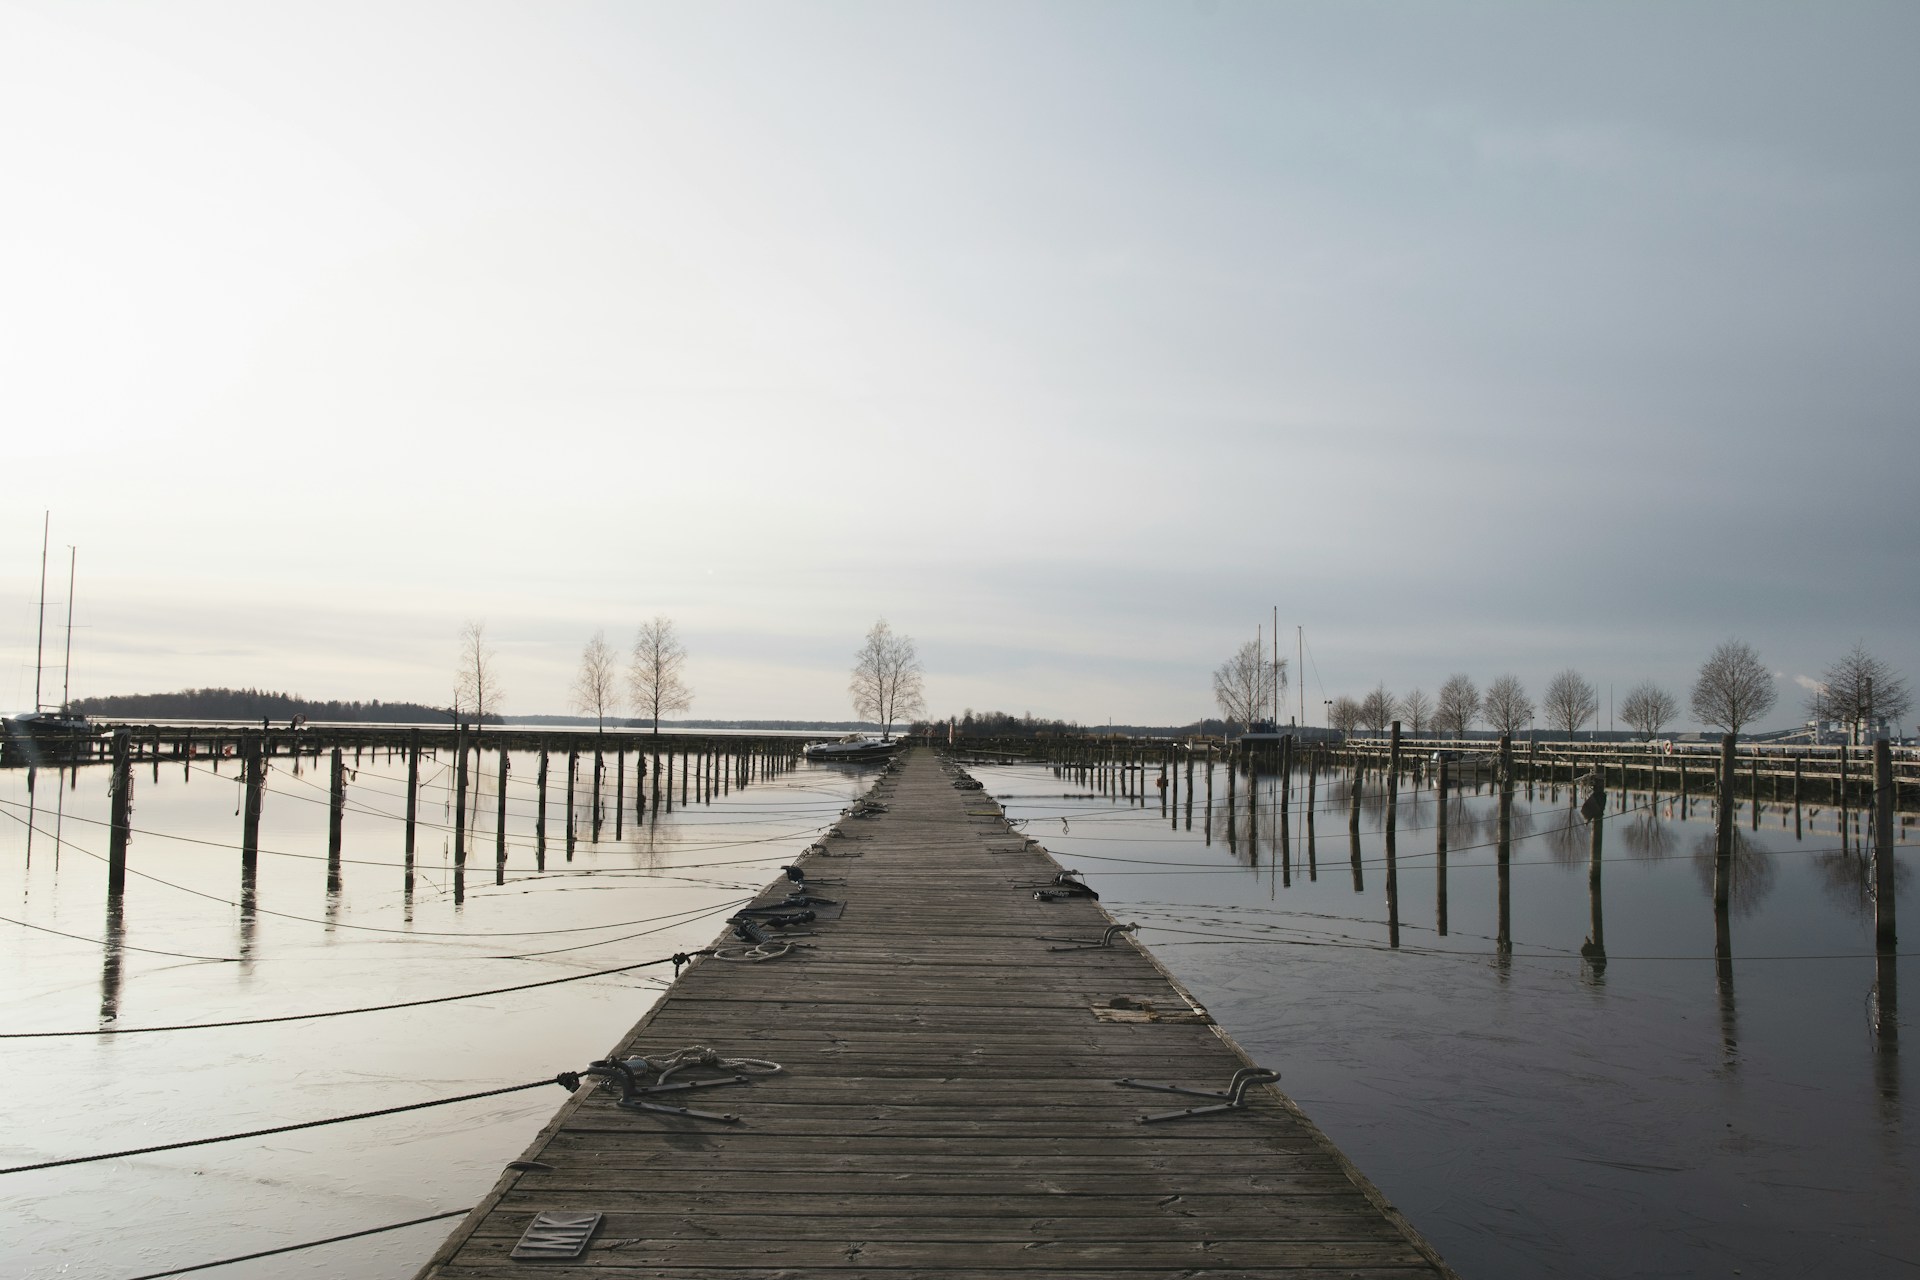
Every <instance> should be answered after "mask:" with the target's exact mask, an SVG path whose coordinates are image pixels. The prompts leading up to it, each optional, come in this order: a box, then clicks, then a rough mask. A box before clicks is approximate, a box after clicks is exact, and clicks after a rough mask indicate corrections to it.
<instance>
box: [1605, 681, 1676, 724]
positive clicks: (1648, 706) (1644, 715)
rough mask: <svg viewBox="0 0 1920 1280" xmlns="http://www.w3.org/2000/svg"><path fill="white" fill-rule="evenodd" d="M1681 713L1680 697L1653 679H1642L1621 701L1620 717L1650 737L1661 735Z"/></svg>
mask: <svg viewBox="0 0 1920 1280" xmlns="http://www.w3.org/2000/svg"><path fill="white" fill-rule="evenodd" d="M1679 714H1680V702H1679V699H1677V698H1675V697H1674V696H1673V695H1672V694H1670V693H1668V692H1667V691H1666V690H1665V689H1662V688H1661V687H1660V686H1659V685H1657V684H1655V683H1654V682H1653V681H1651V680H1642V681H1641V682H1640V683H1639V684H1637V685H1635V686H1633V688H1631V689H1629V690H1627V696H1626V697H1625V698H1624V699H1623V700H1622V701H1621V703H1620V718H1621V719H1622V720H1625V721H1626V722H1627V724H1628V726H1629V727H1630V728H1633V729H1635V730H1637V731H1639V732H1640V733H1643V734H1645V735H1646V736H1647V737H1649V738H1657V737H1659V736H1660V730H1661V729H1663V728H1665V727H1666V724H1667V722H1668V721H1669V720H1672V719H1673V718H1674V717H1675V716H1677V715H1679Z"/></svg>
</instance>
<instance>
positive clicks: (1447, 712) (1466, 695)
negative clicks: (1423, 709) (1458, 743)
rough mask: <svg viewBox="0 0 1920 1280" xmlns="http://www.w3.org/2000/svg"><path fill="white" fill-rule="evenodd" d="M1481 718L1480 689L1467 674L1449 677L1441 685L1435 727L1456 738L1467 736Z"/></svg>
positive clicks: (1434, 718)
mask: <svg viewBox="0 0 1920 1280" xmlns="http://www.w3.org/2000/svg"><path fill="white" fill-rule="evenodd" d="M1479 718H1480V690H1478V689H1476V688H1475V687H1474V684H1473V681H1472V680H1470V679H1468V678H1467V676H1466V674H1465V673H1464V672H1463V673H1459V674H1455V675H1450V676H1448V677H1447V682H1446V683H1445V684H1443V685H1441V686H1440V705H1439V706H1438V707H1437V708H1435V710H1434V713H1433V727H1434V728H1436V729H1438V730H1440V731H1441V732H1443V733H1451V734H1452V735H1453V736H1454V737H1455V738H1464V737H1466V736H1467V729H1468V727H1469V726H1471V725H1472V724H1473V722H1474V721H1475V720H1478V719H1479Z"/></svg>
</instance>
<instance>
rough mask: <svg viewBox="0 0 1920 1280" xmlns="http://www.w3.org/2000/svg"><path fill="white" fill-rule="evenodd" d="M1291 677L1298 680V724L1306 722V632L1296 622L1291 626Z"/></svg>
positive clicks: (1304, 724)
mask: <svg viewBox="0 0 1920 1280" xmlns="http://www.w3.org/2000/svg"><path fill="white" fill-rule="evenodd" d="M1293 678H1294V679H1295V680H1298V681H1299V682H1300V726H1301V727H1302V728H1305V727H1306V723H1307V632H1306V628H1305V626H1303V625H1301V624H1299V623H1296V624H1294V628H1293Z"/></svg>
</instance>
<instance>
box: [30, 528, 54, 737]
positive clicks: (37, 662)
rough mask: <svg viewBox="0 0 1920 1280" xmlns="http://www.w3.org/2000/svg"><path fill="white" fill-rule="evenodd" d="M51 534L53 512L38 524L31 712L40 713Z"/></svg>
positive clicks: (45, 648) (45, 644)
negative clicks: (37, 607)
mask: <svg viewBox="0 0 1920 1280" xmlns="http://www.w3.org/2000/svg"><path fill="white" fill-rule="evenodd" d="M52 532H53V512H51V511H48V512H46V513H45V518H44V519H43V520H42V521H41V524H40V634H39V638H38V639H36V640H35V641H34V644H33V710H34V712H35V714H38V713H39V711H40V667H41V663H42V660H43V659H44V658H45V657H46V652H47V536H48V535H49V534H50V533H52Z"/></svg>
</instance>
